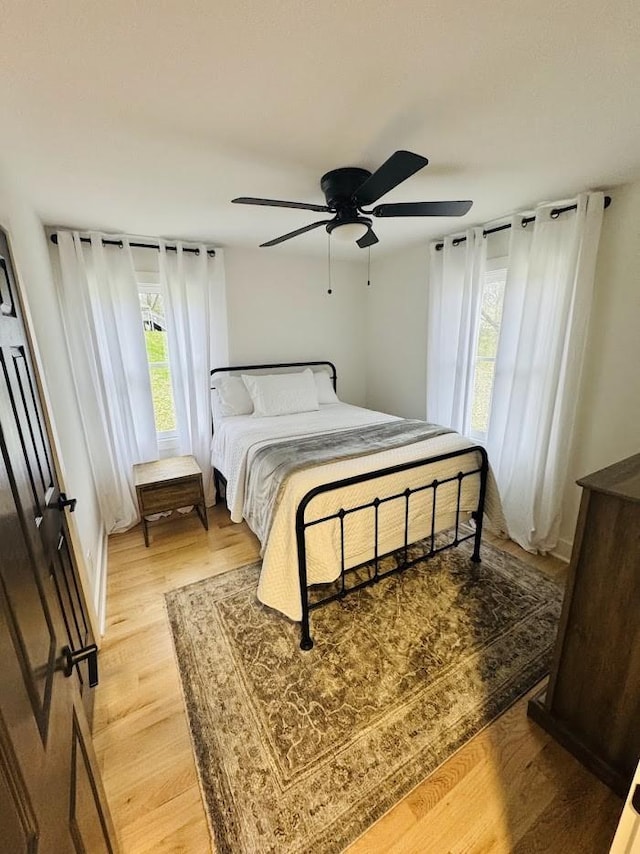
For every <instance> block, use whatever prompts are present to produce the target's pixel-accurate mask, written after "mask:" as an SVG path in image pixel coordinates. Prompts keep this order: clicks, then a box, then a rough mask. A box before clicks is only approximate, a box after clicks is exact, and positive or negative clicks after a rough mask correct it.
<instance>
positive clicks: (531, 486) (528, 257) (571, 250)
mask: <svg viewBox="0 0 640 854" xmlns="http://www.w3.org/2000/svg"><path fill="white" fill-rule="evenodd" d="M554 207H557V205H541V206H540V207H538V208H537V210H536V212H535V215H536V219H535V224H533V225H529V226H527V228H522V226H521V217H517V218H516V219H515V220H514V221H513V223H512V228H511V233H510V246H509V263H508V272H507V282H506V287H505V298H504V307H503V314H502V325H501V333H500V342H499V346H498V354H497V359H496V374H495V382H494V389H493V399H492V406H491V418H490V423H489V431H488V438H487V449H488V452H489V460H490V461H491V464H492V466H493V470H494V472H495V475H496V479H497V481H498V486H499V488H500V493H501V496H502V501H503V506H504V511H505V516H506V518H507V523H508V527H509V534H510V536H511V537H512V538H513V539H514V540H516V542H518V543H519V544H520V545H521V546H522V547H523V548H525V549H528V550H530V551H541V552H546V551H549V550H550V549H552V548H553V547H554V546H555V545H556V543H557V541H558V531H559V525H560V515H561V501H562V494H563V489H564V485H565V481H566V478H567V470H568V463H569V453H570V449H571V446H572V439H573V433H574V423H575V416H576V404H577V396H578V390H579V384H580V376H581V370H582V363H583V357H584V350H585V342H586V334H587V326H588V322H589V314H590V309H591V299H592V293H593V280H594V274H595V264H596V254H597V249H598V241H599V237H600V227H601V223H602V211H603V207H604V198H603V194H602V193H589V194H586V193H585V194H583V195H581V196H579V198H578V200H577V210H576V212H575V214H574V213H567V214H563V215H561V216H560V217H558V218H557V219H554V218H553V217H552V211H553V209H554Z"/></svg>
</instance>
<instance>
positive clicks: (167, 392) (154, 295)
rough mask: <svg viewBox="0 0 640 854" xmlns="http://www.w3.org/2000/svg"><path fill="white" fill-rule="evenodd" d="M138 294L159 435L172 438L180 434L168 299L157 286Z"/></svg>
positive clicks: (142, 288) (159, 436) (142, 289)
mask: <svg viewBox="0 0 640 854" xmlns="http://www.w3.org/2000/svg"><path fill="white" fill-rule="evenodd" d="M138 295H139V298H140V312H141V315H142V326H143V328H144V339H145V343H146V345H147V359H148V362H149V376H150V377H151V396H152V398H153V411H154V414H155V419H156V430H157V431H158V438H160V439H172V438H173V437H175V435H176V412H175V407H174V403H173V390H172V388H171V368H170V365H169V349H168V346H167V327H166V323H165V313H164V301H163V298H162V294H161V293H160V287H159V286H157V285H139V286H138Z"/></svg>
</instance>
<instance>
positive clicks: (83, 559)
mask: <svg viewBox="0 0 640 854" xmlns="http://www.w3.org/2000/svg"><path fill="white" fill-rule="evenodd" d="M0 222H1V224H2V226H3V227H4V228H5V230H6V231H7V232H8V234H9V240H10V244H11V251H12V254H13V260H14V264H15V267H16V273H17V276H18V280H19V283H20V287H21V292H22V296H23V299H24V300H25V302H26V306H25V308H26V313H27V321H28V323H29V326H30V330H31V333H32V338H33V339H34V349H35V354H34V355H35V359H36V365H37V367H38V370H39V373H40V378H41V381H42V385H43V391H44V397H45V404H46V406H47V409H48V414H49V419H50V423H51V427H52V432H53V440H54V455H55V457H56V460H55V462H56V469H57V472H58V475H59V478H60V488H61V489H62V490H63V491H65V492H66V493H67V495H68V496H69V497H72V498H77V500H78V503H77V507H76V511H75V513H74V514H73V515H68V521H69V528H70V533H71V537H72V544H73V547H74V551H75V553H76V559H77V561H78V564H79V570H80V574H81V577H82V580H83V582H85V584H86V585H87V588H88V589H86V591H85V592H86V594H87V599H88V600H89V601H90V602H91V603H92V604H93V606H94V610H95V611H96V612H97V610H98V598H99V595H100V588H101V584H102V582H103V580H104V579H103V572H102V571H103V569H104V567H105V566H106V548H105V537H104V529H103V525H102V520H101V516H100V510H99V507H98V501H97V496H96V491H95V487H94V483H93V476H92V473H91V466H90V464H89V456H88V452H87V447H86V444H85V441H84V434H83V432H82V424H81V421H80V413H79V411H78V405H77V400H76V395H75V390H74V387H73V380H72V377H71V366H70V363H69V359H68V355H67V350H66V345H65V339H64V335H63V331H62V319H61V316H60V311H59V307H58V301H57V295H56V291H55V286H54V281H53V276H52V270H51V264H50V260H49V252H48V248H47V241H46V237H45V234H44V230H43V226H42V223H41V221H40V219H39V218H38V217H37V216H36V214H35V212H34V211H33V209H32V208H31V207H30V206H29V205H28V204H27V203H26V202H25V200H24V199H22V198H21V196H20V194H19V192H18V191H17V190H16V189H15V188H14V187H12V186H10V185H9V184H8V183H7V182H6V181H3V180H2V179H1V178H0ZM91 618H92V620H93V621H94V630H95V627H96V623H95V614H92V615H91Z"/></svg>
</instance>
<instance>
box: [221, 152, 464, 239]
mask: <svg viewBox="0 0 640 854" xmlns="http://www.w3.org/2000/svg"><path fill="white" fill-rule="evenodd" d="M428 162H429V161H428V160H427V158H426V157H421V156H420V155H419V154H413V153H412V152H411V151H396V152H395V153H394V154H392V155H391V157H389V159H388V160H385V162H384V163H383V164H382V166H380V167H379V168H378V169H376V171H375V172H374V173H373V174H372V173H371V172H369V170H368V169H358V168H356V167H352V166H348V167H346V168H344V169H333V170H332V171H331V172H327V174H326V175H323V176H322V178H321V179H320V187H321V189H322V192H323V193H324V196H325V199H326V201H327V203H326V205H314V204H307V203H306V202H284V201H280V200H278V199H255V198H251V197H249V196H241V197H240V198H237V199H232V201H233V202H235V203H236V204H239V205H266V206H268V207H274V208H299V209H300V210H305V211H317V212H318V213H333V214H335V216H334V217H333V219H321V220H318V222H312V223H311V224H310V225H305V226H303V227H302V228H297V229H296V230H295V231H290V232H289V233H288V234H283V235H281V236H280V237H276V238H274V239H273V240H269V241H268V242H267V243H261V244H260V245H261V246H276V245H277V244H278V243H283V242H284V241H285V240H290V239H291V238H292V237H298V235H300V234H304V233H305V232H307V231H311V230H312V229H314V228H318V227H319V226H321V225H324V226H326V229H327V232H328V233H329V234H332V233H333V232H334V231H335V232H336V237H337V236H338V235H339V236H340V237H341V238H344V239H346V240H355V241H356V243H357V244H358V246H359V247H360V248H361V249H366V248H367V247H368V246H373V244H374V243H377V242H378V238H377V237H376V235H375V233H374V231H373V228H372V227H371V224H372V220H371V217H372V216H375V217H385V216H464V215H465V214H466V213H467V212H468V211H469V210H470V208H471V205H472V204H473V202H470V201H463V202H398V203H396V204H387V205H377V206H376V207H375V208H373V210H365V209H364V207H363V205H371V204H373V203H374V202H377V201H378V199H379V198H381V197H382V196H384V195H385V194H386V193H388V192H389V190H393V188H394V187H397V186H398V184H401V183H402V182H403V181H406V180H407V178H410V177H411V176H412V175H414V174H415V173H416V172H417V171H418V170H420V169H423V168H424V167H425V166H426V165H427V163H428ZM363 214H365V216H363Z"/></svg>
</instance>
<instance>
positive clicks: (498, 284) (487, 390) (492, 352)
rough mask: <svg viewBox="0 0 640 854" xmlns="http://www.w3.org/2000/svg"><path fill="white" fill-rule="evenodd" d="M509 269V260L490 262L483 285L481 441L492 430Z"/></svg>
mask: <svg viewBox="0 0 640 854" xmlns="http://www.w3.org/2000/svg"><path fill="white" fill-rule="evenodd" d="M506 265H507V259H506V258H494V259H493V260H491V261H487V269H486V271H485V274H484V282H483V285H482V296H481V299H480V320H479V323H478V340H477V342H476V353H475V362H474V372H473V391H472V395H473V396H472V402H471V436H472V438H474V439H476V440H478V441H482V440H483V439H485V438H486V436H487V431H488V429H489V417H490V414H491V395H492V392H493V381H494V376H495V369H496V356H497V353H498V340H499V338H500V323H501V321H502V304H503V301H504V286H505V282H506V279H507V266H506Z"/></svg>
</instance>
